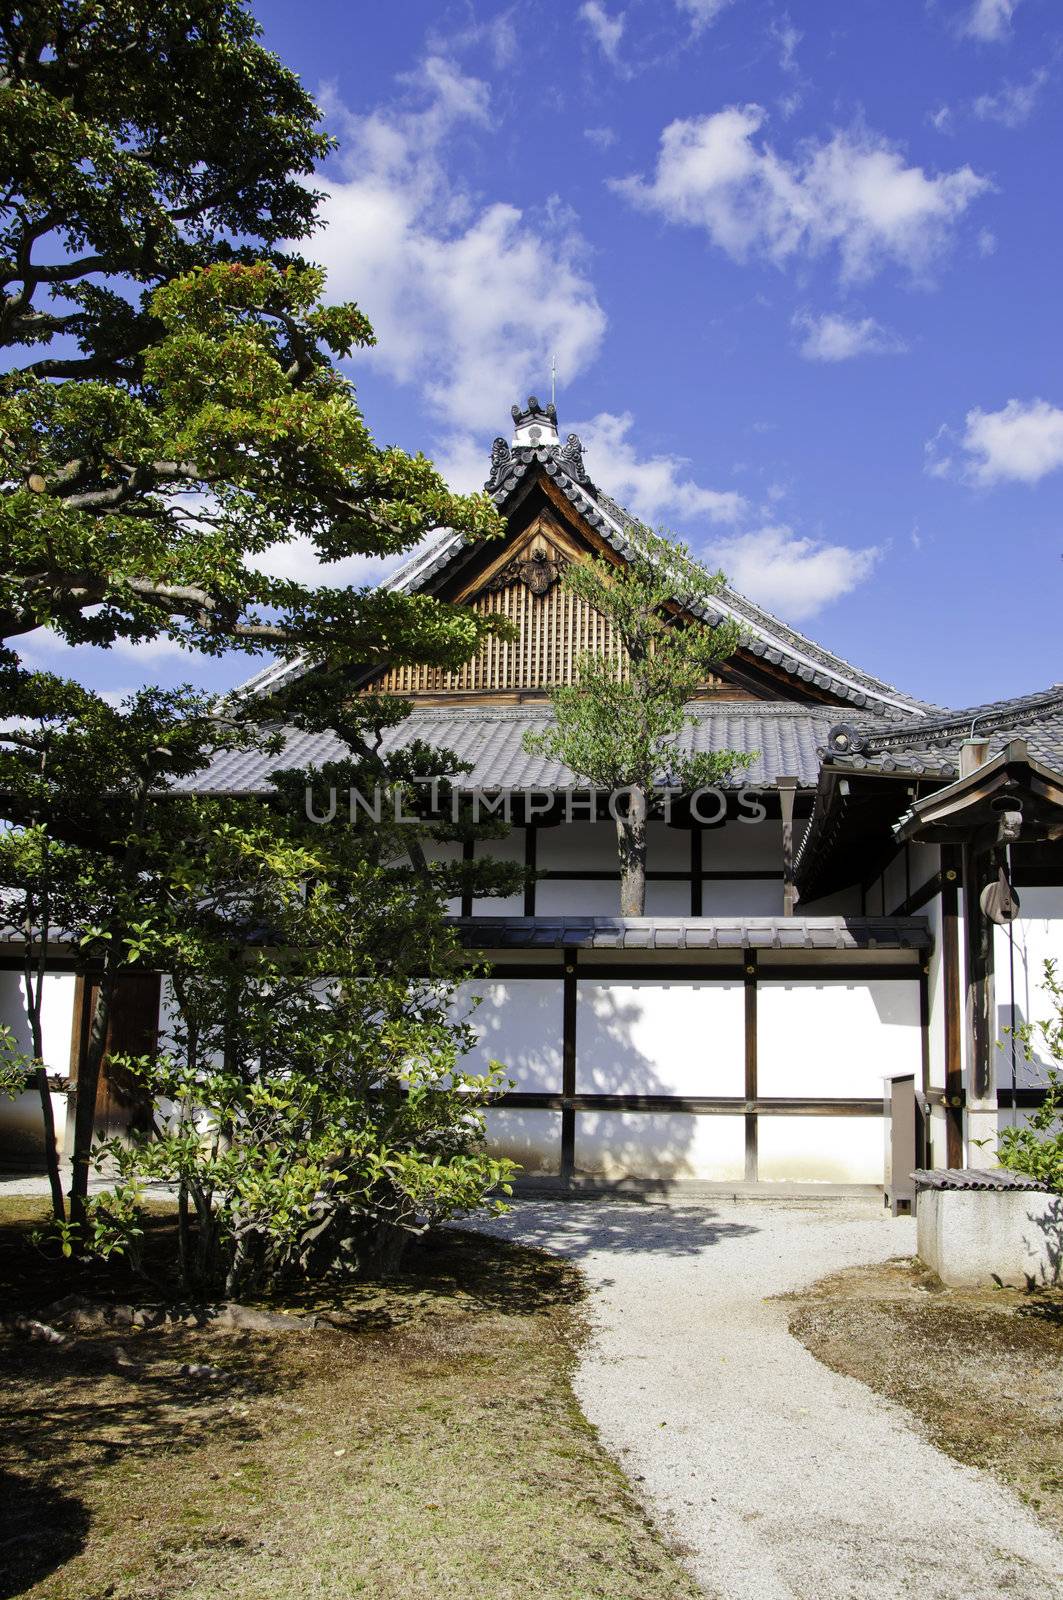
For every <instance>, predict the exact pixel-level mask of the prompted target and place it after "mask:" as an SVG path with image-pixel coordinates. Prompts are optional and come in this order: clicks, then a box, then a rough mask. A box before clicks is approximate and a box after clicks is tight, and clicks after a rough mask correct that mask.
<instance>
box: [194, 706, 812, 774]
mask: <svg viewBox="0 0 1063 1600" xmlns="http://www.w3.org/2000/svg"><path fill="white" fill-rule="evenodd" d="M689 710H690V713H691V716H692V717H693V718H694V719H695V726H694V727H692V728H690V729H689V730H687V732H686V733H685V734H684V736H683V737H682V739H681V740H680V744H681V747H682V748H683V749H684V750H690V751H697V752H708V751H716V750H738V751H740V752H743V753H750V754H755V757H756V759H755V760H754V762H753V764H752V765H751V766H750V767H748V768H744V769H741V770H739V771H737V772H736V773H735V774H734V776H733V778H732V779H731V780H730V784H731V786H732V787H734V788H741V787H742V786H743V785H744V784H748V785H749V786H750V787H752V788H756V787H758V786H759V787H762V788H768V787H771V786H772V785H774V783H775V780H776V778H778V777H780V776H786V777H796V778H797V780H798V783H799V784H800V786H801V787H803V788H814V787H815V784H816V780H817V777H818V775H819V749H820V747H821V746H822V744H823V742H824V740H825V738H826V735H827V730H828V728H829V726H830V724H831V722H832V720H833V719H834V718H835V717H836V716H837V711H836V709H832V708H831V707H830V706H824V707H822V708H821V707H807V706H795V705H790V704H786V703H777V702H770V701H765V702H760V701H749V700H728V701H714V702H711V703H710V702H704V703H695V704H693V705H691V706H690V707H689ZM552 723H553V713H552V711H551V709H550V707H549V705H548V704H546V703H545V702H543V703H537V704H534V705H518V706H489V705H487V706H467V707H460V708H457V707H452V706H446V705H443V706H415V707H414V709H413V711H412V712H411V714H410V715H409V716H408V717H407V718H406V720H405V721H404V722H402V723H400V724H399V726H398V727H397V728H394V729H391V730H389V731H388V732H387V733H385V735H384V739H383V743H382V747H381V748H382V753H383V754H385V755H386V754H388V753H389V752H391V751H393V750H397V749H401V748H403V747H404V746H406V745H409V744H411V743H412V742H413V741H414V740H415V739H422V740H424V741H425V742H426V743H428V744H431V745H432V746H434V747H435V748H436V749H443V750H451V751H453V753H454V754H455V755H456V756H457V757H458V759H459V760H461V761H468V762H470V763H471V765H472V771H471V772H470V773H469V774H468V775H467V776H466V777H464V778H462V780H461V785H462V787H463V788H470V789H531V788H541V789H578V788H584V787H586V785H585V784H584V783H583V782H582V781H581V780H579V779H577V778H576V776H575V775H574V774H573V773H572V772H570V771H569V769H568V768H567V767H565V766H563V765H562V764H561V763H560V762H559V761H551V760H547V759H546V758H545V757H543V756H536V755H529V754H527V752H526V751H525V750H524V748H523V740H524V735H525V733H526V732H541V731H542V730H544V729H546V728H549V727H550V726H551V725H552ZM286 738H287V744H286V747H285V750H284V752H283V753H282V754H281V755H268V756H267V755H262V754H260V753H258V752H254V751H229V752H227V753H225V754H224V755H221V756H219V757H218V758H217V760H216V761H215V762H214V763H213V765H212V766H211V767H210V768H209V769H208V770H207V771H206V772H205V773H201V774H200V775H199V776H198V777H196V778H194V779H190V780H189V781H188V783H187V785H186V787H188V788H192V789H195V790H197V791H199V792H201V793H203V792H210V793H214V794H218V793H221V794H235V793H239V794H245V793H261V792H263V791H265V790H267V789H268V788H269V787H270V785H269V774H270V773H271V772H275V771H277V770H278V769H279V768H282V767H304V766H321V765H322V764H323V763H324V762H327V761H340V760H343V759H344V757H345V756H346V755H347V753H348V752H347V750H346V747H345V746H344V745H342V744H341V743H340V741H339V740H338V739H337V738H336V737H335V736H334V735H333V734H330V733H325V734H310V733H300V732H298V731H296V730H295V729H289V730H287V731H286Z"/></svg>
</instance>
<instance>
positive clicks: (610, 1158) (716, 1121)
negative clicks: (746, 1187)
mask: <svg viewBox="0 0 1063 1600" xmlns="http://www.w3.org/2000/svg"><path fill="white" fill-rule="evenodd" d="M575 1165H576V1172H577V1173H578V1174H580V1175H583V1176H587V1177H596V1178H603V1179H606V1180H608V1181H610V1182H616V1181H617V1180H619V1179H622V1178H664V1179H673V1178H700V1179H701V1180H702V1181H712V1182H717V1183H722V1182H728V1183H731V1182H739V1181H741V1179H742V1177H743V1174H744V1172H745V1123H744V1118H742V1117H741V1116H691V1115H684V1114H681V1113H680V1114H673V1113H670V1112H668V1113H664V1112H662V1113H657V1112H646V1111H631V1112H626V1111H594V1112H591V1111H584V1112H580V1113H579V1114H578V1115H577V1117H576V1151H575Z"/></svg>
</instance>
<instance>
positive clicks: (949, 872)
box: [941, 845, 963, 1167]
mask: <svg viewBox="0 0 1063 1600" xmlns="http://www.w3.org/2000/svg"><path fill="white" fill-rule="evenodd" d="M941 865H942V881H941V966H942V979H943V983H942V988H943V990H944V997H945V1160H946V1164H947V1165H948V1166H950V1167H962V1166H963V1055H962V1046H961V1033H960V1022H961V1015H962V1002H961V998H960V928H959V922H960V913H959V883H960V855H959V851H958V850H957V849H956V847H955V846H954V845H943V846H942V849H941Z"/></svg>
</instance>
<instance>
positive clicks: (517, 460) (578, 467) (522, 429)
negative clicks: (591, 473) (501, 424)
mask: <svg viewBox="0 0 1063 1600" xmlns="http://www.w3.org/2000/svg"><path fill="white" fill-rule="evenodd" d="M512 414H513V430H514V431H513V438H512V441H510V442H508V443H507V441H506V440H505V439H503V438H502V437H501V435H500V436H499V437H498V438H497V439H495V441H494V443H493V444H492V445H491V471H490V474H489V476H488V479H487V482H486V484H485V485H484V487H485V488H486V490H487V492H488V494H494V495H497V494H498V493H499V491H500V490H502V489H503V488H505V489H512V488H514V487H515V485H516V478H515V477H513V476H512V475H513V474H514V472H515V473H516V476H517V477H519V476H520V473H521V471H522V469H523V468H524V467H526V466H527V465H529V464H530V463H531V462H533V461H536V460H538V461H545V460H547V458H549V459H551V460H552V461H554V462H556V464H557V466H558V467H559V468H560V469H561V471H562V472H563V473H564V475H565V477H566V478H568V479H570V480H571V481H572V482H573V483H577V484H579V485H580V486H581V487H582V488H584V489H588V490H590V491H591V492H592V493H593V492H594V484H593V483H592V482H591V480H590V478H589V477H588V475H587V469H586V467H585V466H584V464H583V441H582V439H581V438H580V436H579V434H578V433H570V434H569V435H568V438H567V439H566V440H565V442H564V444H562V443H561V437H560V435H559V433H558V431H557V408H556V406H555V405H554V404H553V402H552V401H551V403H550V404H549V405H545V406H544V405H542V404H541V403H540V401H539V400H537V399H536V397H535V395H531V396H529V399H528V403H527V405H526V406H525V407H524V408H523V410H522V409H521V407H520V406H514V407H513V408H512ZM550 471H551V474H553V468H551V469H550ZM507 478H509V479H511V481H510V482H509V483H507V482H506V480H507Z"/></svg>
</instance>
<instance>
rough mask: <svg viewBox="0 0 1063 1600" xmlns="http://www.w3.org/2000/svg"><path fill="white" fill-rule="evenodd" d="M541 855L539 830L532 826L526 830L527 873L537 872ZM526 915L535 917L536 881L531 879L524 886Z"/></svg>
mask: <svg viewBox="0 0 1063 1600" xmlns="http://www.w3.org/2000/svg"><path fill="white" fill-rule="evenodd" d="M538 853H539V830H538V828H533V827H531V826H526V827H525V829H524V868H525V871H526V872H529V873H531V872H534V871H535V863H536V859H537V857H538ZM524 915H525V916H526V917H534V915H535V879H534V878H531V877H529V878H528V880H527V882H526V883H525V885H524Z"/></svg>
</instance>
